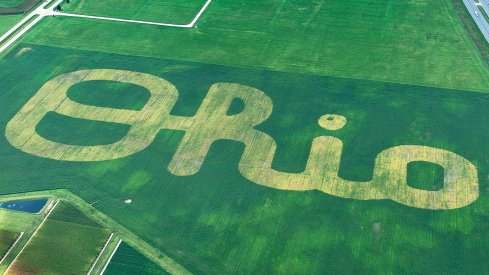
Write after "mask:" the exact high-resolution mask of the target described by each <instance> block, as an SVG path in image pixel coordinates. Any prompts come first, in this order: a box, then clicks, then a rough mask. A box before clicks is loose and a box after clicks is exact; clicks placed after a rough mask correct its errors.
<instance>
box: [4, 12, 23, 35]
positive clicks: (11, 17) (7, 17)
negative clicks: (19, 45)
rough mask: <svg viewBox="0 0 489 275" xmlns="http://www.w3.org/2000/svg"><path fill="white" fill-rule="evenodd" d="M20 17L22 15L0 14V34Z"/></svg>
mask: <svg viewBox="0 0 489 275" xmlns="http://www.w3.org/2000/svg"><path fill="white" fill-rule="evenodd" d="M21 19H22V15H2V16H1V17H0V35H1V34H3V33H5V32H7V31H8V30H9V29H10V28H11V27H13V26H14V25H15V24H17V22H19V21H20V20H21Z"/></svg>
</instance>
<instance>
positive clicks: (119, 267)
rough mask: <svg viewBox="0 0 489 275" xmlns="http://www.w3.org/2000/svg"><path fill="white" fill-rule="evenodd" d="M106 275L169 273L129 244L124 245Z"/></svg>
mask: <svg viewBox="0 0 489 275" xmlns="http://www.w3.org/2000/svg"><path fill="white" fill-rule="evenodd" d="M104 274H107V275H111V274H112V275H121V274H139V275H165V274H168V272H166V271H164V270H162V269H161V268H160V267H159V266H157V265H155V264H154V263H153V262H151V261H150V260H148V259H146V258H145V257H144V256H143V255H141V254H140V253H139V252H137V251H136V250H134V249H133V248H131V247H130V246H128V245H127V244H125V243H122V244H121V246H120V247H119V249H118V250H117V253H116V254H115V255H114V258H112V260H111V261H110V264H109V266H108V267H107V270H106V271H105V273H104Z"/></svg>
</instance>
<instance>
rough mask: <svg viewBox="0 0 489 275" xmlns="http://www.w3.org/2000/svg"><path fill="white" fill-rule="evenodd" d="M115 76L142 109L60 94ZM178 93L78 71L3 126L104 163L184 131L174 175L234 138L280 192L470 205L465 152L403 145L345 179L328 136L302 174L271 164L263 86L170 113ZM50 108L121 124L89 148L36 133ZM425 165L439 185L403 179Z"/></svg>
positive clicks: (63, 152) (70, 157)
mask: <svg viewBox="0 0 489 275" xmlns="http://www.w3.org/2000/svg"><path fill="white" fill-rule="evenodd" d="M97 80H103V81H114V82H122V83H129V84H134V85H138V86H141V87H144V88H145V89H147V90H148V91H149V92H150V94H151V96H150V98H149V100H148V102H147V103H146V105H145V106H144V107H143V108H142V109H141V110H139V111H136V110H124V109H114V108H107V107H99V106H91V105H84V104H80V103H77V102H75V101H73V100H70V99H69V97H68V96H67V92H68V89H69V88H70V87H71V86H73V85H75V84H77V83H81V82H85V81H97ZM178 96H179V94H178V90H177V88H176V87H175V86H174V85H173V84H172V83H170V82H169V81H167V80H165V79H163V78H160V77H156V76H153V75H149V74H144V73H138V72H132V71H123V70H112V69H94V70H81V71H75V72H72V73H67V74H63V75H60V76H58V77H55V78H54V79H52V80H50V81H48V82H47V83H46V84H44V86H42V87H41V89H40V90H39V91H38V92H37V93H36V94H35V95H34V96H33V97H32V98H31V99H30V100H29V101H28V102H27V104H25V105H24V107H22V109H21V110H20V111H19V112H18V113H17V114H16V115H15V116H14V118H13V119H12V120H11V121H10V122H9V123H8V125H7V129H6V137H7V139H8V141H9V142H10V143H11V144H12V145H13V146H15V147H16V148H18V149H20V150H22V151H24V152H26V153H29V154H32V155H36V156H39V157H44V158H50V159H54V160H62V161H80V162H88V161H105V160H113V159H119V158H124V157H127V156H130V155H132V154H135V153H137V152H140V151H142V150H144V149H145V148H146V147H148V146H149V145H150V144H151V143H152V142H153V141H154V139H155V138H156V135H157V134H158V133H159V131H160V130H163V129H169V130H178V131H184V132H185V136H184V138H183V140H182V142H181V144H180V145H179V147H178V149H177V151H176V153H175V155H174V157H173V159H172V161H171V163H170V165H169V167H168V170H169V171H170V172H171V173H172V174H174V175H178V176H189V175H193V174H196V173H197V172H199V170H200V169H201V167H202V165H203V163H204V160H205V158H206V156H207V154H208V153H209V150H210V148H211V145H212V144H213V143H214V142H215V141H218V140H233V141H238V142H241V143H243V144H244V145H245V151H244V153H243V155H242V157H241V160H240V162H239V171H240V172H241V174H242V175H243V176H244V177H245V178H247V179H249V180H250V181H252V182H255V183H257V184H260V185H263V186H267V187H270V188H275V189H282V190H295V191H306V190H319V191H322V192H325V193H328V194H331V195H335V196H338V197H343V198H351V199H358V200H380V199H390V200H393V201H396V202H398V203H401V204H404V205H408V206H412V207H417V208H425V209H454V208H460V207H463V206H466V205H469V204H470V203H472V202H474V201H475V200H476V199H477V198H478V196H479V184H478V178H477V169H476V167H475V166H474V165H473V164H472V163H471V162H469V161H468V160H466V159H465V158H463V157H461V156H459V155H457V154H455V153H453V152H450V151H447V150H443V149H438V148H434V147H429V146H418V145H401V146H395V147H392V148H388V149H386V150H384V151H382V152H379V154H378V156H377V158H376V161H375V168H374V173H373V175H374V176H373V179H372V180H371V181H368V182H356V181H349V180H345V179H342V178H341V177H340V176H339V175H338V174H339V173H338V171H339V168H340V162H341V157H342V153H343V142H342V141H341V140H340V139H338V138H336V137H332V136H320V137H317V138H314V140H313V141H312V147H311V151H310V154H309V159H308V161H307V165H306V168H305V169H304V171H303V172H300V173H286V172H280V171H277V170H275V169H273V168H272V162H273V160H274V157H275V154H276V150H277V143H276V141H275V140H274V139H273V138H272V137H270V135H268V134H266V133H264V132H262V131H259V130H257V129H255V127H256V126H258V125H260V124H261V123H263V122H264V121H266V120H267V119H268V118H269V116H270V115H271V114H272V110H273V103H272V100H271V98H270V97H268V96H267V95H266V94H265V93H264V92H262V91H260V90H258V89H255V88H252V87H249V86H244V85H239V84H234V83H215V84H213V85H212V86H211V88H210V90H209V92H208V94H207V96H206V97H205V99H204V100H203V102H202V105H201V106H200V108H199V110H198V111H197V113H196V115H195V116H193V117H184V116H174V115H170V112H171V111H172V109H173V107H174V105H175V103H176V101H177V100H178ZM234 100H240V101H242V103H244V108H243V110H242V111H241V112H238V113H237V114H231V115H230V114H228V111H229V109H230V107H231V104H232V102H233V101H234ZM49 112H56V113H59V114H61V115H64V116H69V117H73V118H78V119H85V120H94V121H102V122H110V123H120V124H128V125H130V126H131V128H130V130H129V131H128V132H127V134H126V135H125V136H124V137H123V138H122V139H120V140H119V141H117V142H115V143H112V144H106V145H96V146H80V145H67V144H63V143H58V142H54V141H51V140H48V139H46V138H44V137H42V136H40V135H39V134H38V133H37V132H36V126H37V124H39V122H40V121H41V120H42V119H43V117H44V116H45V115H46V114H48V113H49ZM318 123H319V125H320V126H321V127H323V128H324V129H327V130H330V131H336V130H340V129H341V128H343V127H344V126H345V124H346V123H347V118H345V117H343V116H341V115H336V114H325V115H324V116H322V117H320V118H318ZM413 162H429V163H434V164H437V165H439V166H441V167H443V169H444V180H443V188H442V189H440V190H434V191H429V190H422V189H417V188H413V187H411V186H409V185H408V184H407V174H408V172H407V170H408V168H407V167H408V164H409V163H413Z"/></svg>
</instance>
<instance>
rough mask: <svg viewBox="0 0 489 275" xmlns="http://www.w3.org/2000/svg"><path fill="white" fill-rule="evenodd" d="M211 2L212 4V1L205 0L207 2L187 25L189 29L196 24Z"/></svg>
mask: <svg viewBox="0 0 489 275" xmlns="http://www.w3.org/2000/svg"><path fill="white" fill-rule="evenodd" d="M211 2H212V0H207V2H205V4H204V6H203V7H202V8H201V9H200V11H199V13H197V15H196V16H195V17H194V20H192V22H190V24H188V25H189V26H190V28H192V27H193V26H194V25H195V23H197V21H198V20H199V18H200V17H201V16H202V14H204V11H205V10H206V9H207V7H209V5H210V4H211Z"/></svg>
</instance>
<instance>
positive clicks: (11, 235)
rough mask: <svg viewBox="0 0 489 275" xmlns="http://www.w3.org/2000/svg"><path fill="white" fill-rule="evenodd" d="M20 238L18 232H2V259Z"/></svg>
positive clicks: (0, 256) (0, 254) (0, 233)
mask: <svg viewBox="0 0 489 275" xmlns="http://www.w3.org/2000/svg"><path fill="white" fill-rule="evenodd" d="M18 236H19V233H17V232H12V231H6V230H0V259H1V258H2V257H3V255H5V253H7V251H8V249H9V248H10V246H11V245H12V244H13V243H14V241H15V239H17V237H18Z"/></svg>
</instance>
